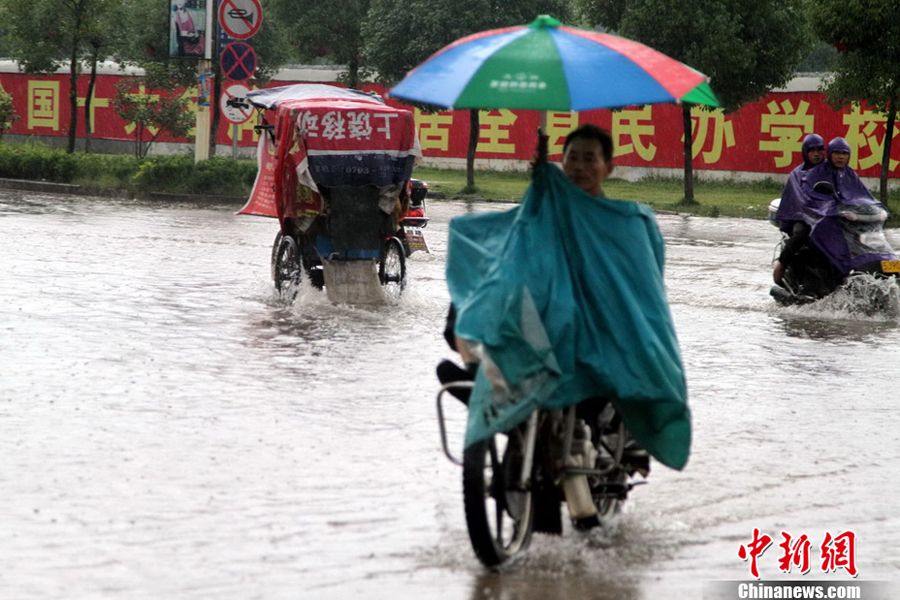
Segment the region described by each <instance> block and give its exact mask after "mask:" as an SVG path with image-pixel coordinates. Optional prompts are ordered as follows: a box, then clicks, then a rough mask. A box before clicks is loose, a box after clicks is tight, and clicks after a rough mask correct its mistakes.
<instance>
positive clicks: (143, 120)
mask: <svg viewBox="0 0 900 600" xmlns="http://www.w3.org/2000/svg"><path fill="white" fill-rule="evenodd" d="M143 85H144V81H143V80H125V81H122V82H121V83H119V84H118V85H117V86H116V97H115V100H113V107H114V109H115V111H116V114H118V115H119V116H120V117H121V118H122V119H123V120H124V121H125V122H126V123H133V124H134V126H135V127H134V155H135V157H136V158H138V159H141V158H144V157H145V156H147V152H149V151H150V146H151V145H153V142H155V141H156V138H158V137H159V135H160V134H161V133H162V132H164V131H168V132H169V133H170V134H171V135H172V136H174V137H183V136H185V135H187V133H188V132H189V131H190V129H191V127H192V126H193V125H194V116H193V113H191V112H190V111H189V110H188V107H187V100H185V99H184V98H183V97H182V95H181V94H180V93H178V92H177V91H175V92H169V91H164V90H157V91H155V93H151V92H149V91H145V90H144V89H141V88H142V86H143ZM145 133H148V134H149V135H150V140H149V141H146V142H145V141H144V137H145V135H144V134H145Z"/></svg>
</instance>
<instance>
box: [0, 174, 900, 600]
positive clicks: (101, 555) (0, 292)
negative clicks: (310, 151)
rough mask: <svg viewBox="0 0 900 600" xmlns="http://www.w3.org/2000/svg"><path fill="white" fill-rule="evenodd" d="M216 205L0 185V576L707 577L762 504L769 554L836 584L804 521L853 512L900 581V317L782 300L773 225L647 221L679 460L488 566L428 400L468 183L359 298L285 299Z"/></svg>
mask: <svg viewBox="0 0 900 600" xmlns="http://www.w3.org/2000/svg"><path fill="white" fill-rule="evenodd" d="M235 208H236V207H235V206H231V205H225V204H208V205H185V204H177V203H160V202H157V203H152V204H151V203H140V202H131V201H114V200H101V199H93V198H74V197H57V196H42V195H35V194H31V193H23V192H0V453H2V458H0V532H2V533H0V597H2V598H14V599H32V598H48V599H57V598H67V599H73V598H128V599H142V598H147V599H158V598H166V599H171V598H177V599H201V598H203V599H206V598H215V599H224V598H228V599H232V598H233V599H241V600H243V599H250V598H260V599H282V598H283V599H289V598H291V599H292V598H316V599H318V598H335V599H338V598H353V597H365V598H391V599H405V598H417V599H418V598H438V597H439V598H441V599H467V600H468V599H475V598H495V599H496V598H506V599H512V598H526V599H537V598H551V597H553V598H562V597H568V598H623V599H640V598H648V599H649V598H663V597H679V598H688V599H690V598H701V597H703V589H704V586H705V585H706V584H707V583H708V582H711V581H715V580H742V579H750V576H749V563H748V562H745V561H742V560H741V559H740V558H739V557H738V550H739V548H740V547H741V546H743V545H746V544H749V543H750V542H751V541H752V539H753V530H754V528H756V529H759V530H760V532H762V533H768V534H769V535H771V536H772V538H773V539H774V543H773V546H772V547H771V548H770V549H769V550H768V551H767V552H766V553H765V554H764V555H763V556H762V557H761V558H760V559H759V562H758V564H759V569H760V571H761V576H762V578H763V579H783V578H794V579H803V578H804V577H806V578H809V579H837V580H841V581H848V580H850V578H849V576H848V574H847V572H846V571H847V569H846V567H837V568H836V570H835V571H834V572H823V570H822V568H821V565H820V552H819V546H820V545H821V544H822V542H823V539H824V537H825V535H826V534H828V533H830V534H831V535H832V536H837V535H839V534H842V533H845V532H852V533H853V534H854V535H855V563H856V568H857V570H858V573H859V574H858V577H857V579H856V581H868V580H880V581H894V582H897V581H900V516H898V515H900V500H898V498H900V477H898V464H900V411H898V410H897V408H896V403H897V402H898V399H900V392H898V381H900V366H898V365H900V323H898V321H897V320H896V319H884V318H872V317H868V318H867V317H863V316H859V315H857V314H855V313H854V312H853V311H848V310H845V309H839V308H834V307H822V306H818V307H817V306H812V307H804V308H799V309H785V308H779V307H777V306H775V305H774V304H773V302H772V301H771V300H770V298H769V297H768V296H767V290H768V286H769V277H770V274H769V263H770V260H771V257H772V251H773V247H774V245H775V243H776V241H777V238H778V234H777V232H776V230H775V229H774V228H773V227H771V226H770V225H769V224H768V223H765V222H760V221H749V220H737V219H704V218H693V217H686V218H685V217H680V216H667V215H662V216H660V217H659V221H660V225H661V228H662V230H663V233H664V236H665V238H666V241H667V253H668V265H667V272H666V281H667V286H668V292H669V298H670V301H671V303H672V311H673V314H674V317H675V321H676V326H677V330H678V335H679V339H680V343H681V348H682V352H683V358H684V361H685V364H686V368H687V373H688V384H689V390H690V402H691V407H692V410H693V419H694V445H693V452H692V457H691V461H690V463H689V464H688V466H687V468H686V469H685V470H684V471H683V472H675V471H671V470H668V469H666V468H664V467H662V466H661V465H659V464H655V465H654V468H653V472H652V473H651V475H650V478H649V484H648V485H645V486H641V487H639V488H636V489H635V491H634V492H633V494H632V496H631V497H630V499H629V501H628V505H627V506H626V511H625V513H624V514H623V515H622V516H621V517H620V518H619V519H618V520H617V521H616V522H614V523H611V524H610V526H609V527H608V528H607V529H606V530H604V531H602V532H599V533H594V534H591V535H579V534H576V533H575V532H571V531H567V532H566V534H565V535H564V536H562V537H549V536H544V535H536V536H535V538H534V540H533V542H532V546H531V548H530V550H529V551H528V553H527V555H526V556H525V557H524V558H523V559H522V560H520V561H518V562H515V563H514V564H512V565H510V566H509V567H508V568H506V569H504V570H503V571H501V572H500V573H491V572H488V571H486V570H484V569H483V568H482V567H481V566H480V564H479V563H478V562H477V561H476V559H475V558H474V555H473V553H472V551H471V549H470V547H469V543H468V538H467V534H466V529H465V521H464V517H463V510H462V498H461V481H460V480H461V473H460V471H459V469H458V467H455V466H454V465H452V464H451V463H449V462H448V461H447V460H446V458H445V457H444V455H443V453H442V452H441V450H440V445H439V439H438V428H437V423H436V417H435V406H434V396H435V393H436V391H437V387H438V386H437V384H436V381H435V378H434V377H433V367H434V365H435V364H436V363H437V362H438V361H439V360H440V359H441V358H443V357H448V356H449V355H450V352H449V350H448V349H447V348H446V346H445V344H444V342H443V339H442V337H441V329H442V327H443V318H444V312H445V308H446V305H447V292H446V288H445V285H444V281H443V270H444V259H445V250H446V234H447V221H448V219H449V218H450V217H452V216H453V215H456V214H460V213H462V212H464V211H466V210H467V209H469V208H471V207H466V206H465V205H463V204H457V203H441V202H436V201H435V202H431V203H430V204H429V213H430V216H431V217H432V219H433V220H432V222H431V223H430V224H429V226H428V228H427V229H426V234H427V238H428V241H429V243H430V244H431V247H432V250H433V253H432V254H423V253H417V254H415V255H413V257H412V259H411V260H410V263H409V277H410V286H409V288H408V289H407V292H406V293H405V294H404V297H403V298H402V299H401V301H400V302H399V304H396V305H391V306H386V307H381V308H369V309H363V308H349V307H344V306H333V305H331V304H329V303H328V302H327V301H326V299H325V297H324V295H323V294H322V293H320V292H316V291H314V290H311V289H303V290H301V294H300V296H299V297H298V298H297V300H296V301H295V302H294V304H293V305H290V306H288V305H285V304H284V303H283V302H280V301H279V300H278V299H277V298H276V297H275V295H274V294H273V291H272V287H271V283H270V281H269V253H270V244H271V241H272V239H273V237H274V235H275V224H274V223H273V222H272V221H271V220H267V219H261V218H254V217H242V216H235V215H234V214H233V212H234V210H235ZM496 208H498V207H497V206H492V207H479V206H476V207H475V209H477V210H482V209H488V210H490V209H496ZM888 237H889V239H890V240H891V241H892V243H893V244H894V245H895V247H900V236H898V232H896V231H892V232H889V236H888ZM448 411H449V420H450V428H451V430H452V432H453V435H454V439H455V440H458V438H459V436H460V435H461V425H462V418H463V415H462V410H461V407H458V406H453V405H449V406H448ZM782 531H783V532H786V533H787V534H788V535H790V536H792V538H793V539H794V540H796V539H798V538H800V537H801V536H802V535H807V536H808V538H809V540H811V543H812V551H811V561H812V566H811V570H810V572H809V573H808V574H807V575H805V576H803V575H800V574H799V573H798V572H797V568H796V567H795V568H794V571H793V573H792V574H791V575H784V574H782V573H781V571H780V568H779V564H778V558H779V556H780V555H781V552H782V551H781V550H780V549H779V548H778V544H779V543H780V542H781V541H782V538H781V537H780V532H782ZM845 557H846V555H845Z"/></svg>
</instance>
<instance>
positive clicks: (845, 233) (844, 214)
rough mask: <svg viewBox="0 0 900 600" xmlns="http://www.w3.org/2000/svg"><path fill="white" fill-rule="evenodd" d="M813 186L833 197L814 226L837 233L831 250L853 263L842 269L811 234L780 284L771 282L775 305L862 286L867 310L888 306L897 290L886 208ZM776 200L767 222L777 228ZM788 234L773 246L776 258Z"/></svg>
mask: <svg viewBox="0 0 900 600" xmlns="http://www.w3.org/2000/svg"><path fill="white" fill-rule="evenodd" d="M814 190H815V191H817V192H819V193H821V194H828V195H831V196H833V197H834V199H835V202H834V203H833V205H832V206H831V207H830V208H829V209H828V210H827V211H826V213H825V214H824V216H822V217H821V219H820V221H819V223H817V224H816V226H817V227H822V228H827V229H828V230H829V231H831V232H834V233H836V235H834V233H833V234H832V237H831V239H832V240H837V244H838V245H837V246H833V247H832V249H830V250H831V251H832V252H834V249H835V248H836V250H837V251H838V252H840V253H842V254H843V255H844V256H846V257H847V259H846V260H848V261H849V262H850V264H851V267H852V268H850V269H849V271H848V272H847V273H846V274H845V273H842V271H841V269H840V268H839V267H838V266H837V265H835V264H834V261H833V260H831V259H829V257H828V256H827V255H826V254H825V253H824V252H822V251H821V250H820V249H819V248H817V245H816V244H815V243H814V239H810V240H808V241H807V242H806V243H805V244H804V245H803V246H802V247H800V248H799V249H798V251H797V253H796V258H795V259H794V260H793V261H792V262H791V264H789V265H787V266H786V268H785V273H784V276H783V279H782V282H781V285H777V284H776V285H773V286H772V287H771V289H770V291H769V294H770V295H771V296H772V297H773V298H774V299H775V301H776V302H778V303H779V304H781V305H783V306H789V305H797V304H808V303H811V302H815V301H817V300H820V299H822V298H825V297H827V296H830V295H831V294H833V293H834V292H835V291H837V290H839V289H843V290H847V291H849V292H851V295H860V294H859V293H857V294H854V292H860V291H862V295H863V296H867V297H864V298H862V300H864V301H865V302H866V303H867V306H866V312H878V311H881V310H887V309H890V308H891V306H892V305H893V304H894V303H895V300H894V299H895V297H896V294H897V293H896V291H895V290H896V289H897V284H896V282H897V281H898V279H897V278H898V276H900V257H898V255H897V253H896V252H895V251H894V249H893V248H892V247H891V246H890V244H889V243H888V241H887V239H886V238H885V235H884V223H885V221H886V220H887V212H886V211H885V210H884V208H882V207H881V205H880V204H878V203H868V204H848V203H843V202H841V201H840V199H839V198H838V197H837V196H836V195H835V194H834V187H833V186H832V185H831V184H830V183H829V182H827V181H820V182H818V183H817V184H816V185H815V187H814ZM779 204H780V199H779V198H776V199H774V200H772V202H771V203H770V204H769V209H768V217H769V223H771V224H772V225H774V226H775V227H778V228H779V229H781V226H782V223H781V222H780V221H779V220H778V218H777V216H776V215H777V212H778V207H779ZM815 235H816V234H815V233H812V234H810V237H811V238H815ZM788 239H789V236H788V235H787V234H786V233H784V232H782V238H781V240H780V241H779V242H778V244H777V245H776V247H775V251H774V257H775V258H777V257H778V256H779V255H780V254H781V252H782V250H783V249H784V246H785V243H786V242H787V241H788ZM831 243H832V244H834V243H835V242H831ZM773 262H774V259H773Z"/></svg>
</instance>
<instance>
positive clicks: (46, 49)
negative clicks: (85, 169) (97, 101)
mask: <svg viewBox="0 0 900 600" xmlns="http://www.w3.org/2000/svg"><path fill="white" fill-rule="evenodd" d="M120 3H121V0H31V1H29V2H19V1H17V0H0V8H2V9H3V13H4V15H5V17H6V22H7V27H8V30H7V42H8V49H9V53H10V56H11V58H13V59H15V60H17V61H18V62H19V64H20V65H21V66H22V68H23V69H24V70H25V71H26V72H29V73H47V72H51V71H55V70H56V69H58V68H61V67H64V66H68V69H69V109H70V112H69V114H70V118H69V125H68V151H69V152H74V151H75V140H76V133H77V128H78V87H77V82H78V75H79V74H80V72H81V68H82V66H83V64H84V63H87V64H89V65H90V66H91V79H90V83H89V91H88V97H87V99H86V102H85V114H86V115H89V114H90V99H91V98H90V97H91V94H92V92H93V87H94V81H95V79H96V73H97V71H96V65H97V61H98V60H100V58H101V55H102V53H103V51H104V49H105V48H106V47H108V46H110V45H112V44H113V40H114V39H115V37H116V36H117V35H118V28H116V27H115V23H116V22H117V20H118V8H119V6H120ZM87 125H88V131H90V123H88V124H87Z"/></svg>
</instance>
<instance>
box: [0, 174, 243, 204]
mask: <svg viewBox="0 0 900 600" xmlns="http://www.w3.org/2000/svg"><path fill="white" fill-rule="evenodd" d="M0 189H6V190H21V191H27V192H44V193H48V194H65V195H70V196H94V197H100V198H115V199H118V200H159V201H164V202H167V201H178V202H194V203H222V202H229V203H235V204H243V203H244V202H246V201H247V198H246V197H244V196H221V195H205V194H175V193H171V192H132V191H129V190H116V189H111V190H109V189H97V188H90V187H85V186H81V185H76V184H73V183H55V182H53V181H34V180H30V179H10V178H6V177H0Z"/></svg>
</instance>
